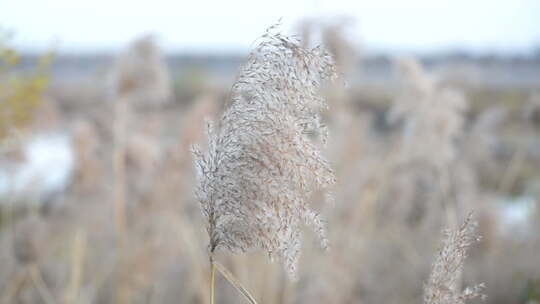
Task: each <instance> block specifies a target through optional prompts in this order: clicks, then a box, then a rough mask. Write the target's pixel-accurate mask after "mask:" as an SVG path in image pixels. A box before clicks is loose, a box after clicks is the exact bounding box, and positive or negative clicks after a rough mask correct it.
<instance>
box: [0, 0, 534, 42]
mask: <svg viewBox="0 0 540 304" xmlns="http://www.w3.org/2000/svg"><path fill="white" fill-rule="evenodd" d="M2 2H3V3H2V4H1V5H0V7H1V10H0V26H2V27H4V28H8V29H11V30H13V31H15V33H16V36H15V43H16V45H17V46H19V47H22V48H23V49H25V50H26V51H42V50H46V49H49V48H50V47H51V46H53V45H56V46H57V49H58V50H59V51H60V52H92V51H96V50H97V51H117V50H119V49H121V48H122V47H123V46H124V45H125V44H126V43H127V42H128V41H130V40H131V39H133V38H134V37H137V36H138V35H141V34H144V33H154V34H157V36H158V38H159V41H160V43H161V45H162V46H163V47H164V48H165V49H166V50H167V51H168V52H176V51H207V52H225V51H229V52H230V51H234V50H244V49H245V48H247V47H249V45H250V44H251V43H252V42H253V40H254V39H255V38H256V37H258V36H259V35H260V34H261V33H262V32H263V31H264V29H265V28H266V27H267V26H269V25H271V24H273V23H275V22H276V21H277V20H278V19H279V18H280V17H281V18H283V24H284V25H283V28H284V30H288V29H291V28H292V27H293V25H294V24H295V23H296V22H297V21H298V20H300V19H301V18H303V17H314V16H329V15H343V14H346V15H349V16H352V17H354V18H355V19H356V20H357V27H356V28H357V30H356V31H355V37H357V38H358V39H356V40H357V41H361V42H362V45H364V46H365V47H368V48H371V49H375V50H405V51H418V52H429V51H444V50H448V49H466V50H472V51H475V52H487V51H495V52H520V53H523V52H528V51H530V50H532V49H533V48H534V47H538V46H540V0H447V1H438V0H392V1H390V0H372V1H367V0H298V1H295V0H266V1H256V0H223V1H207V0H189V1H184V0H175V1H168V0H144V1H141V0H90V1H89V0H85V1H79V0H3V1H2Z"/></svg>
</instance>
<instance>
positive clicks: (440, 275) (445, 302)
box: [424, 214, 484, 304]
mask: <svg viewBox="0 0 540 304" xmlns="http://www.w3.org/2000/svg"><path fill="white" fill-rule="evenodd" d="M471 216H472V215H471V214H470V215H469V216H468V217H467V219H466V220H465V221H464V222H463V224H462V225H461V226H460V227H459V228H458V229H456V230H454V231H451V230H448V231H445V233H444V236H445V237H444V240H443V243H442V248H441V249H440V251H439V252H438V255H437V257H436V259H435V262H434V263H433V266H432V269H431V275H430V277H429V281H428V283H427V284H426V286H425V287H424V303H426V304H464V303H466V301H468V300H470V299H473V298H476V297H478V296H480V297H483V295H482V294H481V291H482V289H484V285H483V284H478V285H476V286H473V287H466V288H465V290H463V291H462V290H461V288H460V287H459V286H458V279H459V277H460V274H461V270H462V268H463V263H464V262H465V258H466V257H467V249H468V248H469V246H470V245H471V244H473V243H474V242H477V241H479V239H480V238H479V237H478V236H477V235H476V232H475V231H476V226H477V223H476V222H473V221H472V218H471Z"/></svg>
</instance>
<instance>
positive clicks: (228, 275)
mask: <svg viewBox="0 0 540 304" xmlns="http://www.w3.org/2000/svg"><path fill="white" fill-rule="evenodd" d="M214 266H215V268H216V269H217V270H218V271H219V273H221V275H223V277H225V279H227V281H229V283H231V285H232V286H233V287H234V288H236V290H238V291H239V292H240V293H241V294H242V295H243V296H244V297H245V298H246V300H248V302H249V303H251V304H257V301H256V300H255V298H254V297H253V296H252V295H251V294H250V293H249V291H247V289H246V288H245V287H244V286H243V285H242V284H241V283H240V281H238V279H236V278H235V277H234V275H233V274H232V273H231V272H230V271H229V270H227V268H225V266H223V265H221V264H220V263H219V262H217V261H214Z"/></svg>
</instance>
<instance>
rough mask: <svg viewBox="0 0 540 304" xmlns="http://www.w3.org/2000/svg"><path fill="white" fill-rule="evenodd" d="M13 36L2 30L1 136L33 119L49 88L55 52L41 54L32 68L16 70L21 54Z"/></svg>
mask: <svg viewBox="0 0 540 304" xmlns="http://www.w3.org/2000/svg"><path fill="white" fill-rule="evenodd" d="M10 40H11V35H10V34H9V33H6V32H3V31H2V29H0V139H2V138H5V137H6V136H7V135H9V134H10V132H12V131H13V130H15V129H19V128H24V127H25V126H26V125H27V124H28V123H29V122H30V121H31V120H32V112H33V109H35V108H36V107H37V106H38V105H39V104H40V102H41V99H42V94H43V92H44V91H45V89H46V88H47V85H48V82H49V77H48V74H47V71H48V67H49V65H50V62H51V59H52V54H47V55H44V56H41V57H40V58H39V60H38V62H37V64H36V66H35V67H33V68H32V69H31V70H29V71H25V72H24V73H23V72H19V71H17V69H18V67H19V66H20V62H21V57H20V55H19V54H18V52H17V51H16V50H15V49H14V48H12V47H11V46H10Z"/></svg>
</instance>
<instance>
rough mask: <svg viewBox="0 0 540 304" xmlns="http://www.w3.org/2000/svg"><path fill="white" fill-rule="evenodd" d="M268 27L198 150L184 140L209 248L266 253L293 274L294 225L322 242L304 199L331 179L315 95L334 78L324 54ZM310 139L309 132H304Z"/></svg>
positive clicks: (320, 102) (297, 233)
mask: <svg viewBox="0 0 540 304" xmlns="http://www.w3.org/2000/svg"><path fill="white" fill-rule="evenodd" d="M276 28H277V26H276V25H275V26H272V27H270V28H269V29H268V30H267V31H266V33H265V34H264V35H263V36H262V37H261V38H260V42H259V44H258V46H257V47H256V48H255V50H254V51H253V52H252V53H251V54H250V55H249V57H248V60H247V63H246V64H245V65H244V66H243V67H242V68H241V70H240V73H239V75H238V77H237V80H236V82H235V84H234V85H233V87H232V91H231V98H230V101H229V103H228V105H227V108H226V109H225V111H224V113H223V115H222V116H221V119H220V121H219V123H218V125H217V128H216V130H214V128H213V126H212V124H211V123H209V124H208V137H209V143H208V149H207V151H206V152H205V153H203V152H201V150H200V149H199V148H198V147H196V146H194V147H193V149H192V150H193V153H194V155H195V158H196V159H195V166H196V171H197V178H198V185H197V187H196V191H195V192H196V197H197V199H198V200H199V202H200V205H201V207H202V213H203V215H204V217H205V218H206V221H207V231H208V234H209V237H210V244H209V250H210V253H211V254H212V253H213V252H214V251H215V250H216V249H219V248H221V249H225V250H228V251H230V252H233V253H236V252H245V251H248V250H253V249H262V250H264V251H266V252H267V253H268V255H269V257H270V258H273V257H274V256H277V257H278V258H280V260H282V262H283V264H284V266H285V268H286V269H287V271H288V273H289V275H290V276H291V277H293V278H294V277H295V275H296V272H297V271H296V269H297V264H298V260H299V256H300V247H301V239H302V232H301V227H302V225H303V224H308V225H311V226H313V227H314V230H315V231H316V233H317V234H318V237H319V239H320V242H321V245H322V247H327V240H326V236H325V228H324V224H323V220H322V219H321V217H320V216H319V214H318V213H317V212H315V211H314V210H312V209H311V208H310V206H309V205H308V201H309V200H310V198H311V195H312V193H313V192H314V191H316V190H325V189H327V188H328V187H329V186H331V185H332V184H334V183H335V177H334V173H333V171H332V168H331V167H330V164H329V163H328V161H327V160H326V159H325V157H324V156H323V155H322V154H321V152H320V150H319V148H318V144H319V143H321V142H322V143H324V142H325V141H326V134H327V132H326V129H325V127H324V126H323V124H322V123H321V117H320V111H321V110H322V109H325V108H326V103H325V100H324V99H323V98H322V97H320V95H319V94H318V92H317V91H318V88H319V87H320V85H321V84H322V82H324V81H327V80H333V79H335V78H336V69H335V65H334V62H333V60H332V58H331V56H330V55H329V54H328V53H327V52H326V51H325V50H324V49H322V48H320V47H315V48H313V49H305V48H303V47H302V46H301V45H300V42H299V41H297V40H296V39H294V38H290V37H287V36H284V35H282V34H281V33H279V32H277V30H276ZM314 138H317V139H319V140H314Z"/></svg>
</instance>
